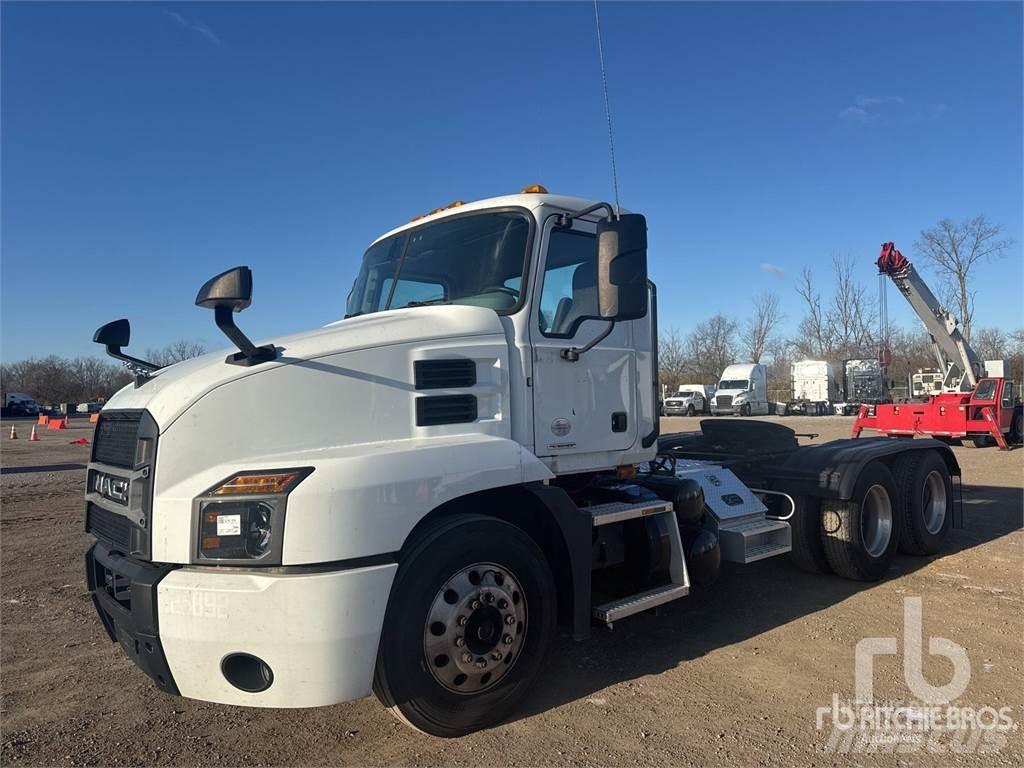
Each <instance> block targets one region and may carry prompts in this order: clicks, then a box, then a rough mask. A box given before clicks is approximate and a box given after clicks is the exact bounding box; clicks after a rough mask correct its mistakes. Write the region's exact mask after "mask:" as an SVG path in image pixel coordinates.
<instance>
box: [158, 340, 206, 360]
mask: <svg viewBox="0 0 1024 768" xmlns="http://www.w3.org/2000/svg"><path fill="white" fill-rule="evenodd" d="M205 352H206V347H204V346H203V345H202V344H201V343H199V342H198V341H186V340H185V339H178V340H177V341H174V342H172V343H170V344H168V345H167V346H166V347H163V348H162V349H147V350H146V359H147V360H149V361H150V362H151V363H156V364H157V365H160V366H164V365H174V364H175V363H180V362H181V361H182V360H188V359H189V358H192V357H199V356H200V355H202V354H204V353H205Z"/></svg>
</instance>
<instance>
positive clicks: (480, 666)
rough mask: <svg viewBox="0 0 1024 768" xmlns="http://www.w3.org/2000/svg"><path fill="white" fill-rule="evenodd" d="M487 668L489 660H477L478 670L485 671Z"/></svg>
mask: <svg viewBox="0 0 1024 768" xmlns="http://www.w3.org/2000/svg"><path fill="white" fill-rule="evenodd" d="M486 667H487V659H482V658H481V659H477V660H476V668H477V669H485V668H486Z"/></svg>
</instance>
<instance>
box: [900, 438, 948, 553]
mask: <svg viewBox="0 0 1024 768" xmlns="http://www.w3.org/2000/svg"><path fill="white" fill-rule="evenodd" d="M893 474H894V476H895V479H896V484H897V486H898V487H899V490H900V492H901V494H902V496H901V504H900V507H901V510H902V513H903V520H902V525H901V527H900V537H899V548H900V551H901V552H905V553H907V554H908V555H934V554H935V553H936V552H938V551H939V550H940V549H941V548H942V545H943V544H944V543H945V541H946V537H947V536H948V535H949V529H950V526H951V525H952V521H953V482H952V480H951V479H950V476H949V468H948V467H947V466H946V462H945V461H943V460H942V457H941V456H940V455H939V454H938V453H936V452H935V451H930V450H929V451H912V452H910V453H908V454H906V455H905V456H902V457H900V459H899V461H897V462H896V465H895V466H894V467H893Z"/></svg>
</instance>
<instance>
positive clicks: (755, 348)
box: [740, 291, 785, 363]
mask: <svg viewBox="0 0 1024 768" xmlns="http://www.w3.org/2000/svg"><path fill="white" fill-rule="evenodd" d="M784 317H785V315H783V314H782V311H781V310H780V309H779V297H778V296H776V295H775V293H774V292H772V291H765V292H764V293H762V294H761V295H760V296H758V297H757V299H756V300H755V301H754V314H753V316H752V317H751V318H749V319H748V320H747V321H746V323H744V324H743V330H742V332H741V336H742V338H741V340H740V344H741V346H742V348H743V349H744V350H745V351H746V353H747V358H748V359H749V360H750V362H752V363H760V362H761V357H762V356H763V355H764V353H765V351H766V350H767V349H768V346H769V344H770V343H771V342H772V334H773V333H774V332H775V329H776V328H777V327H778V325H779V323H781V322H782V320H783V318H784Z"/></svg>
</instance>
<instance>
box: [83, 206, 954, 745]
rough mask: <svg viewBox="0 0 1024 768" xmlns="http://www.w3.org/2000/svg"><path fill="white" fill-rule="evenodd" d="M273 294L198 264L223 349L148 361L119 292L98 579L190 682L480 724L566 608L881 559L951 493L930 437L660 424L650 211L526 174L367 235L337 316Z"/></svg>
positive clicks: (154, 664)
mask: <svg viewBox="0 0 1024 768" xmlns="http://www.w3.org/2000/svg"><path fill="white" fill-rule="evenodd" d="M311 277H312V276H311ZM314 279H315V278H314ZM251 295H252V273H251V272H250V270H249V269H248V268H246V267H238V268H235V269H233V270H229V271H227V272H225V273H222V274H220V275H218V276H216V277H214V278H213V279H211V280H210V281H209V282H207V283H206V284H205V285H204V286H203V287H202V288H201V289H200V291H199V295H198V298H197V301H196V303H197V304H199V305H200V306H202V307H207V308H212V309H213V311H214V313H215V321H216V323H217V325H218V326H219V327H220V329H221V330H222V331H223V332H224V333H225V334H226V335H227V336H228V337H229V338H230V339H231V340H232V342H234V344H235V346H236V347H237V349H233V350H231V351H230V352H225V351H222V352H218V353H212V354H208V355H206V356H204V357H199V358H195V359H192V360H187V361H185V362H181V363H177V364H175V365H172V366H169V367H166V368H162V369H157V367H156V366H155V365H152V364H150V363H147V362H146V361H144V360H140V359H138V358H134V357H131V356H130V355H128V354H127V353H126V352H125V351H123V349H122V348H123V347H125V346H127V344H128V341H129V335H130V326H129V323H128V321H127V320H117V321H114V322H112V323H108V324H107V325H105V326H103V327H102V328H100V329H99V330H98V331H97V332H96V334H95V336H94V340H95V341H97V342H99V343H101V344H103V345H105V346H106V348H107V351H108V353H109V354H111V355H113V356H115V357H117V358H118V359H121V360H123V361H125V362H126V363H127V364H128V365H129V366H131V368H132V369H133V370H134V371H135V373H136V380H135V382H134V383H133V384H129V385H128V386H126V387H125V388H124V389H122V390H121V391H119V392H118V393H116V394H115V395H114V397H112V398H111V399H110V401H109V402H107V403H106V404H105V406H104V408H103V410H102V412H101V413H100V416H99V420H98V423H97V427H96V432H95V437H94V443H93V448H92V456H91V460H90V463H89V465H88V478H87V489H86V529H87V530H88V531H90V532H91V533H92V534H93V535H94V536H95V537H96V542H95V543H94V544H93V545H92V547H91V548H90V549H89V551H88V554H87V556H86V567H87V575H88V584H89V589H90V590H91V592H92V596H93V599H94V602H95V606H96V609H97V611H98V614H99V618H100V620H101V621H102V623H103V625H104V626H105V628H106V630H107V632H108V633H109V636H110V638H111V639H112V640H115V641H117V642H119V643H120V644H121V646H122V647H123V649H124V650H125V651H126V652H127V654H128V656H129V657H130V658H131V659H133V660H134V662H135V663H136V664H137V665H138V666H139V667H141V669H142V670H143V671H144V672H145V673H146V674H148V675H149V676H150V677H151V678H152V679H153V681H154V682H155V684H156V686H157V687H158V688H159V689H160V690H162V691H164V692H166V693H169V694H180V695H183V696H187V697H191V698H196V699H202V700H206V701H212V702H219V703H223V704H235V705H244V706H258V707H311V706H318V705H326V704H333V703H335V702H341V701H346V700H350V699H356V698H359V697H362V696H366V695H368V694H369V693H370V692H371V690H372V691H373V692H375V693H376V694H377V696H378V697H379V698H380V700H381V701H382V702H383V703H384V704H385V705H386V706H388V707H390V708H391V709H392V711H393V712H394V713H395V714H396V715H397V716H398V717H399V718H400V719H401V720H403V721H405V722H406V723H408V724H409V725H411V726H413V727H414V728H417V729H419V730H421V731H425V732H427V733H431V734H436V735H441V736H456V735H460V734H465V733H468V732H470V731H473V730H475V729H479V728H483V727H487V726H489V725H492V724H494V723H497V722H499V721H500V720H502V719H503V718H504V717H506V716H507V715H508V714H509V713H510V712H511V711H512V710H513V709H514V708H515V707H516V706H517V705H518V704H519V703H520V702H521V701H522V700H523V698H524V696H526V695H527V692H528V690H529V688H530V685H531V683H533V682H534V680H535V679H536V677H537V675H538V671H539V669H540V665H541V661H542V659H543V657H544V653H545V650H546V648H547V647H548V645H549V643H550V641H551V639H552V636H553V634H554V632H555V631H556V625H557V624H559V623H561V624H562V625H563V626H565V627H566V628H567V630H568V631H569V632H571V633H572V635H573V636H574V638H575V639H576V640H578V641H583V640H584V639H586V638H587V636H588V634H589V633H590V630H591V624H592V622H594V623H597V624H598V625H602V624H603V625H612V624H613V623H618V622H619V621H621V620H622V619H624V618H626V617H628V616H630V615H632V614H635V613H638V612H640V611H643V610H646V609H649V608H653V607H655V606H658V605H661V604H664V603H667V602H668V601H671V600H675V599H678V598H682V597H684V596H685V595H687V594H688V593H689V591H690V590H691V589H692V588H699V587H702V586H706V585H709V584H710V583H711V582H712V581H713V579H714V577H715V575H716V573H717V571H718V569H719V563H720V560H725V561H730V562H733V563H749V562H753V561H756V560H760V559H763V558H766V557H771V556H776V555H781V554H784V553H787V552H790V551H791V550H792V553H793V557H794V559H795V560H796V561H797V562H798V564H800V565H802V566H803V567H806V568H809V569H811V570H816V571H818V572H822V573H825V572H829V571H832V572H835V573H836V574H838V575H840V576H844V577H848V578H852V579H862V580H871V579H878V578H880V577H881V576H882V574H883V573H884V572H885V571H886V569H887V567H888V566H889V563H890V561H891V560H892V558H893V556H894V554H895V553H896V550H897V548H901V549H903V550H905V551H908V552H913V553H916V554H930V553H934V552H936V551H937V550H938V549H939V548H940V547H941V545H942V543H943V539H944V538H945V536H946V534H947V532H948V530H949V527H950V525H951V524H952V521H953V516H954V512H956V511H957V510H958V507H957V506H955V505H954V494H953V492H952V488H951V477H958V476H959V468H958V466H957V463H956V461H955V459H954V457H953V455H952V454H951V452H950V450H949V448H948V447H946V446H945V445H943V444H942V443H939V442H937V441H934V440H915V441H903V440H890V439H887V438H875V439H861V440H840V441H836V442H832V443H826V444H821V445H813V446H801V447H798V445H797V437H796V436H795V435H794V433H793V432H792V431H791V430H789V429H786V428H784V427H782V426H780V425H777V424H757V423H752V422H740V421H719V420H707V421H705V422H704V423H703V431H702V432H694V433H689V434H679V435H669V436H660V437H659V421H658V417H657V412H656V408H657V390H656V385H657V381H658V376H657V369H658V361H657V352H656V349H657V345H656V343H655V340H656V339H657V293H656V289H655V286H654V284H653V283H651V282H649V281H648V276H647V240H646V222H645V219H644V217H643V216H642V215H639V214H632V213H622V214H621V215H619V214H618V213H615V212H613V211H612V208H611V206H609V205H608V204H605V203H593V202H591V201H587V200H581V199H578V198H574V197H565V196H560V195H553V194H547V193H546V192H545V191H543V190H542V189H541V188H532V189H531V188H527V190H524V191H523V193H522V194H516V195H509V196H505V197H497V198H493V199H488V200H481V201H478V202H473V203H467V204H462V205H453V206H449V207H447V208H444V209H440V210H437V211H434V212H432V213H431V214H429V215H427V216H425V217H421V218H418V219H416V220H414V221H412V222H410V223H408V224H405V225H404V226H401V227H399V228H397V229H395V230H393V231H391V232H388V233H387V234H385V235H383V236H382V237H380V238H379V239H377V240H376V241H374V242H373V244H372V245H371V246H370V247H369V249H368V250H367V251H366V253H365V255H364V256H363V261H362V266H361V268H360V271H359V273H358V275H357V276H356V278H355V282H354V285H353V287H352V290H351V292H350V294H349V297H348V307H347V316H346V319H343V320H341V321H338V322H335V323H332V324H330V325H328V326H326V327H324V328H318V329H316V330H312V331H309V332H306V333H299V334H296V335H293V336H284V337H280V338H274V339H270V340H267V341H265V342H263V343H261V344H258V345H257V344H254V343H253V342H252V341H250V340H249V338H248V337H247V336H246V335H245V334H244V332H243V331H242V330H241V329H240V328H239V327H238V326H237V325H236V324H235V322H234V313H235V312H237V311H239V310H242V309H244V308H246V307H247V306H248V305H249V304H250V301H251ZM786 518H788V519H786ZM692 631H694V632H699V631H700V628H699V627H697V626H695V627H693V629H692ZM637 652H638V653H642V652H643V651H642V649H638V651H637Z"/></svg>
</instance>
